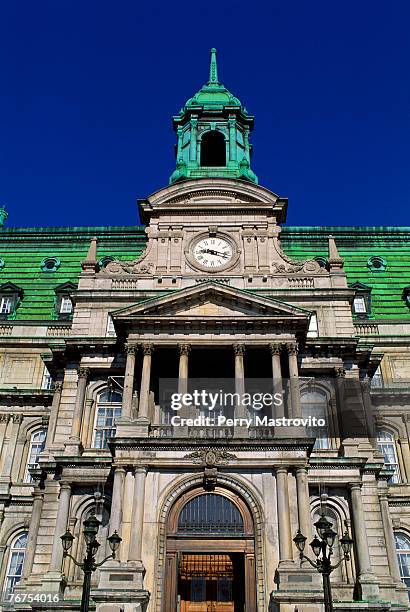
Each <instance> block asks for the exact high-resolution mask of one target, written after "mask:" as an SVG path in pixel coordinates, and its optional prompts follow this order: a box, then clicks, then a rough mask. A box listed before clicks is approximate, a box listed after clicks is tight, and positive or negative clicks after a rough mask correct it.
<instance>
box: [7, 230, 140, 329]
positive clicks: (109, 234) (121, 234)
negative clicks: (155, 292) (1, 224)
mask: <svg viewBox="0 0 410 612" xmlns="http://www.w3.org/2000/svg"><path fill="white" fill-rule="evenodd" d="M143 229H144V228H141V227H58V228H52V227H50V228H10V229H4V228H3V229H1V230H0V257H1V259H2V260H3V261H4V267H3V269H1V270H0V283H1V284H3V283H7V282H12V283H14V284H15V285H17V286H18V287H21V288H22V289H23V291H24V294H23V299H22V300H21V303H20V305H19V307H18V309H17V312H16V317H15V318H16V320H17V321H19V320H20V321H23V320H26V321H28V320H52V319H54V318H55V313H54V300H55V297H56V294H55V292H54V289H55V288H56V287H57V286H59V285H62V284H63V283H66V282H72V283H73V284H75V285H77V283H78V277H79V275H80V272H81V266H80V262H81V261H83V260H84V259H85V256H86V254H87V252H88V249H89V246H90V241H91V238H92V237H93V236H97V237H98V245H97V254H98V259H102V258H103V257H104V256H106V257H108V256H113V257H115V258H117V259H122V260H127V259H135V258H137V257H138V256H139V255H140V254H141V252H142V250H143V248H144V246H145V233H144V231H143ZM48 257H56V258H57V259H58V260H59V261H60V266H59V267H58V269H57V270H56V271H55V272H46V271H42V269H41V263H42V261H43V260H44V259H45V258H48Z"/></svg>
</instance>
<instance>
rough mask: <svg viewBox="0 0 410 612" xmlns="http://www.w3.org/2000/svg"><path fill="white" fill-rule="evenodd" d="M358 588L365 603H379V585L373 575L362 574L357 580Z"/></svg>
mask: <svg viewBox="0 0 410 612" xmlns="http://www.w3.org/2000/svg"><path fill="white" fill-rule="evenodd" d="M356 588H357V590H358V595H359V596H360V599H361V600H363V601H377V600H378V599H379V596H380V591H379V585H378V583H377V581H376V578H375V577H374V576H373V574H360V576H358V578H357V583H356Z"/></svg>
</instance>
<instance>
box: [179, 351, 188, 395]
mask: <svg viewBox="0 0 410 612" xmlns="http://www.w3.org/2000/svg"><path fill="white" fill-rule="evenodd" d="M178 350H179V370H178V393H187V391H188V360H189V353H190V351H191V346H190V345H189V344H179V345H178Z"/></svg>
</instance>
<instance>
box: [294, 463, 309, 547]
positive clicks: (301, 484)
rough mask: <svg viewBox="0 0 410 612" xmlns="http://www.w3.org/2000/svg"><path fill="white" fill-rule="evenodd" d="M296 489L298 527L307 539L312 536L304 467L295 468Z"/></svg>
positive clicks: (305, 469) (306, 474) (307, 484)
mask: <svg viewBox="0 0 410 612" xmlns="http://www.w3.org/2000/svg"><path fill="white" fill-rule="evenodd" d="M296 490H297V495H298V518H299V529H300V531H301V532H302V533H303V535H304V536H306V537H307V538H308V540H309V538H310V537H311V536H312V517H311V514H310V500H309V481H308V471H307V468H306V467H299V468H297V469H296Z"/></svg>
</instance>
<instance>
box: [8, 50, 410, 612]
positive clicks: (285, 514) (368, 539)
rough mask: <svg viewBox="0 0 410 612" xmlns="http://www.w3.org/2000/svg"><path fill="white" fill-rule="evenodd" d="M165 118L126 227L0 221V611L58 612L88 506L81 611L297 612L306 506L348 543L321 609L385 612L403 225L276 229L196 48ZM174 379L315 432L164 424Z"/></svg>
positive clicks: (400, 472)
mask: <svg viewBox="0 0 410 612" xmlns="http://www.w3.org/2000/svg"><path fill="white" fill-rule="evenodd" d="M174 126H175V129H176V132H177V138H178V141H177V148H176V150H177V165H176V170H175V171H174V172H173V174H172V175H171V179H170V184H169V185H168V186H167V187H165V188H163V189H160V190H159V191H157V192H155V193H154V194H153V195H151V196H150V197H148V198H147V199H145V200H141V201H139V208H140V214H141V218H142V220H143V222H144V224H145V226H146V228H145V230H144V228H143V227H131V228H81V229H78V228H76V229H74V228H72V229H70V228H54V229H53V228H50V229H41V230H27V229H5V228H4V227H3V228H2V229H1V234H0V244H1V250H0V255H1V260H0V268H1V271H0V275H1V276H2V281H4V282H2V284H1V285H0V298H1V302H0V311H1V312H0V314H1V317H2V321H1V322H0V360H1V370H0V398H1V403H0V453H1V454H0V525H1V527H0V564H1V570H0V571H1V573H0V580H1V584H2V592H3V597H2V602H3V603H2V606H1V609H4V610H7V609H21V610H32V609H37V610H45V609H48V610H60V609H64V610H72V611H74V610H79V609H80V607H79V601H80V598H81V588H82V580H83V576H82V571H81V569H79V568H78V567H76V566H75V564H74V563H73V561H72V560H70V559H69V558H65V559H64V558H63V549H62V545H61V535H62V534H63V533H64V532H65V531H66V529H70V531H71V533H72V534H73V535H74V536H75V540H74V545H73V547H72V549H71V551H70V552H71V554H72V555H73V557H75V558H76V559H78V560H80V559H81V558H82V555H83V554H84V549H85V543H84V538H83V535H82V526H83V521H84V519H85V518H87V517H89V516H90V514H95V515H96V516H97V518H98V520H99V521H100V522H101V526H100V529H99V534H98V540H99V542H100V544H101V546H100V550H99V551H98V555H97V558H98V560H99V561H102V560H103V559H104V557H105V556H107V555H109V553H110V551H109V547H108V544H107V536H108V535H109V534H111V533H113V532H114V531H117V532H118V533H119V534H120V536H121V538H122V542H121V545H120V549H119V554H118V557H117V559H115V560H110V561H107V562H106V563H105V564H104V565H102V566H101V568H99V569H98V570H97V571H96V572H95V573H94V575H93V584H92V603H91V609H96V610H97V611H98V612H120V611H123V612H131V611H132V612H135V611H137V610H138V611H140V610H147V611H148V612H160V611H164V612H171V611H175V610H179V611H181V612H191V611H192V612H194V611H195V612H198V611H199V612H200V611H205V610H207V611H208V610H209V611H219V610H226V611H231V610H232V611H234V610H235V611H245V610H246V612H251V611H255V612H256V611H258V612H261V611H262V610H273V611H280V612H294V611H295V610H299V611H303V612H319V610H322V609H323V594H322V587H321V580H320V576H319V575H318V573H317V572H316V571H314V570H313V569H312V568H310V566H309V565H307V564H306V563H303V564H302V565H301V564H300V562H299V559H298V554H297V550H296V548H295V546H294V544H293V541H292V538H293V537H294V535H295V534H296V532H297V530H298V529H300V530H301V532H302V533H304V534H305V535H306V536H307V537H308V538H309V539H310V536H313V533H314V528H313V526H312V523H313V522H314V521H315V520H316V519H317V517H318V516H319V515H320V513H322V512H323V513H324V514H325V516H326V517H328V518H329V520H330V521H331V522H332V523H333V526H334V529H335V530H336V531H337V532H338V536H339V537H340V536H341V535H342V533H343V532H344V531H345V530H347V531H348V533H349V534H350V535H351V536H352V538H353V541H354V546H353V551H352V555H351V559H350V560H348V561H343V562H342V563H341V564H340V566H339V567H338V568H337V569H336V570H335V571H334V572H333V574H332V579H331V582H332V588H333V598H334V601H335V604H334V605H335V608H336V609H338V610H357V609H362V608H363V609H373V610H386V611H387V610H397V611H400V612H401V611H404V610H407V609H408V603H409V595H408V593H409V591H408V588H410V509H409V508H410V489H409V487H410V485H409V482H410V453H409V423H410V406H409V391H408V380H409V379H410V318H409V294H410V288H409V287H408V284H410V249H409V247H408V244H409V234H410V229H409V228H332V229H329V228H291V227H286V226H284V227H283V228H282V225H283V224H284V223H285V222H286V211H287V200H286V198H281V197H279V196H277V195H276V194H275V193H273V192H272V191H270V190H269V189H267V188H265V187H262V186H260V185H259V184H258V179H257V177H256V175H255V173H254V172H253V170H252V169H251V145H250V144H249V133H250V131H251V129H252V127H253V117H251V116H250V115H249V114H248V113H247V111H246V109H245V108H244V107H243V106H242V104H241V103H240V102H239V100H238V99H237V98H235V97H234V96H233V95H232V94H231V93H230V92H229V91H228V90H227V89H226V88H225V87H224V86H223V85H221V83H220V81H219V79H218V75H217V67H216V53H215V52H214V51H212V53H211V66H210V77H209V81H208V83H207V84H206V85H204V87H203V88H202V89H201V90H200V91H199V92H198V93H197V94H196V95H195V96H194V97H193V98H191V99H190V100H188V102H187V103H186V105H185V106H184V108H183V109H182V110H181V112H180V113H179V115H177V116H176V117H174ZM5 216H6V214H5V213H4V212H3V215H2V221H3V222H4V220H5ZM191 378H197V379H219V378H223V379H227V380H232V381H234V386H235V390H236V391H237V390H244V389H245V388H246V385H247V384H248V381H249V380H251V379H252V380H255V379H258V378H261V379H262V378H263V379H264V380H266V379H271V380H272V381H273V383H272V384H273V387H274V389H276V390H278V389H280V390H281V392H282V391H283V397H285V399H286V403H285V405H284V406H283V407H282V409H283V411H282V412H280V411H279V413H278V414H279V416H286V417H288V418H295V419H298V418H301V417H306V416H307V415H308V414H309V411H311V410H314V411H315V414H320V415H321V416H322V417H323V418H324V420H325V423H326V424H325V426H324V427H322V429H321V430H320V431H319V430H317V431H315V430H314V429H312V428H311V427H310V428H309V427H308V428H307V429H306V428H305V429H301V428H300V427H299V428H297V427H294V428H288V429H286V427H273V426H269V424H266V425H263V426H257V425H255V423H254V422H252V424H251V425H250V426H249V427H247V426H244V425H243V424H242V423H239V422H238V423H236V422H235V423H234V424H233V425H231V424H229V423H227V424H225V425H221V426H219V427H215V426H212V425H207V424H206V423H205V422H204V424H199V425H198V424H195V425H193V424H190V423H187V424H185V425H183V426H181V427H180V426H177V425H175V424H174V423H173V421H172V417H173V414H172V411H171V412H170V410H169V408H168V407H166V406H165V405H164V404H163V403H162V401H161V381H162V380H165V379H172V380H174V381H176V385H177V389H178V391H179V392H185V391H187V390H188V386H187V385H188V381H189V380H190V379H191ZM352 390H353V391H352ZM185 408H186V407H185V406H184V407H183V409H182V410H181V412H180V416H184V415H187V414H188V413H187V412H185ZM249 414H250V410H249V409H248V408H247V407H246V406H235V409H234V412H233V413H232V416H233V417H237V418H248V417H249ZM187 418H188V417H187ZM353 421H354V423H355V424H356V426H357V424H359V426H360V427H359V428H358V429H356V430H354V427H352V422H353ZM355 432H356V433H355ZM333 558H334V559H335V561H341V550H340V547H339V545H338V544H337V543H336V545H335V548H334V557H333ZM406 580H407V582H406ZM40 593H46V594H50V595H54V594H55V595H56V596H57V597H56V599H58V600H59V601H58V602H55V601H51V602H50V601H46V602H44V601H43V602H42V601H41V599H40V598H37V600H35V601H32V602H31V603H28V600H27V597H28V594H31V595H33V594H40ZM17 596H18V597H17ZM24 598H25V602H23V600H24Z"/></svg>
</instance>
